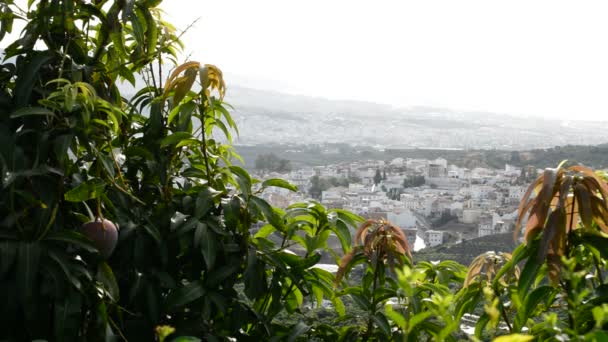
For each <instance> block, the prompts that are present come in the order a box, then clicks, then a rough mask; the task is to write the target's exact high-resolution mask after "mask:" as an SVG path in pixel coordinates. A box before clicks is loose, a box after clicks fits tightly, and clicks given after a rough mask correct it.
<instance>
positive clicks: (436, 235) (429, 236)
mask: <svg viewBox="0 0 608 342" xmlns="http://www.w3.org/2000/svg"><path fill="white" fill-rule="evenodd" d="M425 235H426V240H427V241H428V246H430V247H435V246H438V245H441V244H442V243H443V232H442V231H439V230H427V231H426V232H425Z"/></svg>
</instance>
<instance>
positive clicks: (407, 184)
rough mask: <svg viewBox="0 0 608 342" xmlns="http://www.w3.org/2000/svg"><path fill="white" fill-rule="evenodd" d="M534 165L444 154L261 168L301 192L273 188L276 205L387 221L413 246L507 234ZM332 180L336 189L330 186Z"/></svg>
mask: <svg viewBox="0 0 608 342" xmlns="http://www.w3.org/2000/svg"><path fill="white" fill-rule="evenodd" d="M537 173H538V170H536V169H534V168H531V167H528V168H523V169H522V168H518V167H514V166H511V165H508V164H507V165H505V167H504V169H500V170H498V169H487V168H474V169H467V168H461V167H457V166H455V165H451V164H448V162H447V161H446V159H443V158H438V159H434V160H428V159H411V158H395V159H393V160H390V161H378V160H368V161H359V162H353V163H342V164H336V165H326V166H316V167H309V168H302V169H297V170H292V171H290V172H289V173H285V174H279V173H266V174H263V175H258V177H260V178H263V179H265V178H275V177H277V178H278V177H280V178H284V179H286V180H288V181H289V182H291V183H292V184H294V185H297V187H298V189H299V191H298V192H290V191H288V190H286V189H282V188H271V189H268V190H266V191H265V192H264V195H263V196H264V197H265V199H266V200H268V201H269V202H270V203H271V204H273V205H274V206H277V207H281V208H286V207H288V206H289V205H290V204H292V203H295V202H298V201H303V200H307V199H314V200H318V201H320V202H321V203H322V204H324V205H325V206H327V207H328V208H340V209H347V210H350V211H352V212H355V213H357V214H359V215H361V216H362V217H364V218H369V219H372V218H373V219H379V218H384V219H386V220H388V221H390V222H392V223H393V224H395V225H397V226H399V227H401V228H402V229H403V230H404V232H405V233H406V236H407V238H408V241H409V242H410V244H413V248H414V250H420V249H422V248H425V247H434V246H438V245H441V244H445V243H452V244H454V243H460V242H462V241H466V240H470V239H473V238H477V237H483V236H488V235H494V234H500V233H506V232H509V231H512V230H513V228H514V226H515V221H516V217H517V208H518V205H519V202H520V200H521V198H522V197H523V195H524V193H525V191H526V189H527V187H528V185H529V183H530V182H531V181H532V180H533V179H534V178H535V177H536V175H537ZM333 185H335V186H333Z"/></svg>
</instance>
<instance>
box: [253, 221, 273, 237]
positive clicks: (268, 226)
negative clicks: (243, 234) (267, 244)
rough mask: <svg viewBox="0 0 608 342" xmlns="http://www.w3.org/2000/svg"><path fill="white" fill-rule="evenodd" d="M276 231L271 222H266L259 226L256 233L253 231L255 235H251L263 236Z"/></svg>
mask: <svg viewBox="0 0 608 342" xmlns="http://www.w3.org/2000/svg"><path fill="white" fill-rule="evenodd" d="M275 231H276V228H275V227H274V226H273V225H271V224H266V225H264V226H263V227H262V228H260V230H258V232H257V233H255V235H254V236H253V237H254V238H262V237H263V238H265V237H267V236H268V235H270V234H272V233H274V232H275Z"/></svg>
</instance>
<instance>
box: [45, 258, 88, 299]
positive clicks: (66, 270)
mask: <svg viewBox="0 0 608 342" xmlns="http://www.w3.org/2000/svg"><path fill="white" fill-rule="evenodd" d="M48 256H49V257H50V259H52V260H53V261H55V263H57V265H58V266H59V267H60V268H61V270H62V271H63V274H64V275H65V277H66V278H67V279H68V280H69V281H70V282H71V283H72V285H73V286H74V287H75V288H76V289H78V290H81V289H82V284H81V282H80V280H79V279H78V277H76V276H74V275H73V274H72V272H71V271H70V266H69V264H70V262H69V256H68V255H67V254H65V253H64V252H61V251H53V250H51V249H49V250H48Z"/></svg>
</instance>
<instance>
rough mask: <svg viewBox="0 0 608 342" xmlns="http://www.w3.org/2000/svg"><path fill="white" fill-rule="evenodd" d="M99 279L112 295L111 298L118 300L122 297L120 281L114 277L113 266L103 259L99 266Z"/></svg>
mask: <svg viewBox="0 0 608 342" xmlns="http://www.w3.org/2000/svg"><path fill="white" fill-rule="evenodd" d="M96 278H97V280H98V281H99V282H101V284H102V285H103V287H104V289H105V290H106V292H107V293H108V295H109V296H110V298H111V299H112V300H113V301H115V302H117V301H118V299H119V298H120V290H119V288H118V282H117V281H116V277H114V272H112V268H110V266H109V265H108V264H107V263H106V262H104V261H102V262H100V263H99V265H98V267H97V277H96Z"/></svg>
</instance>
